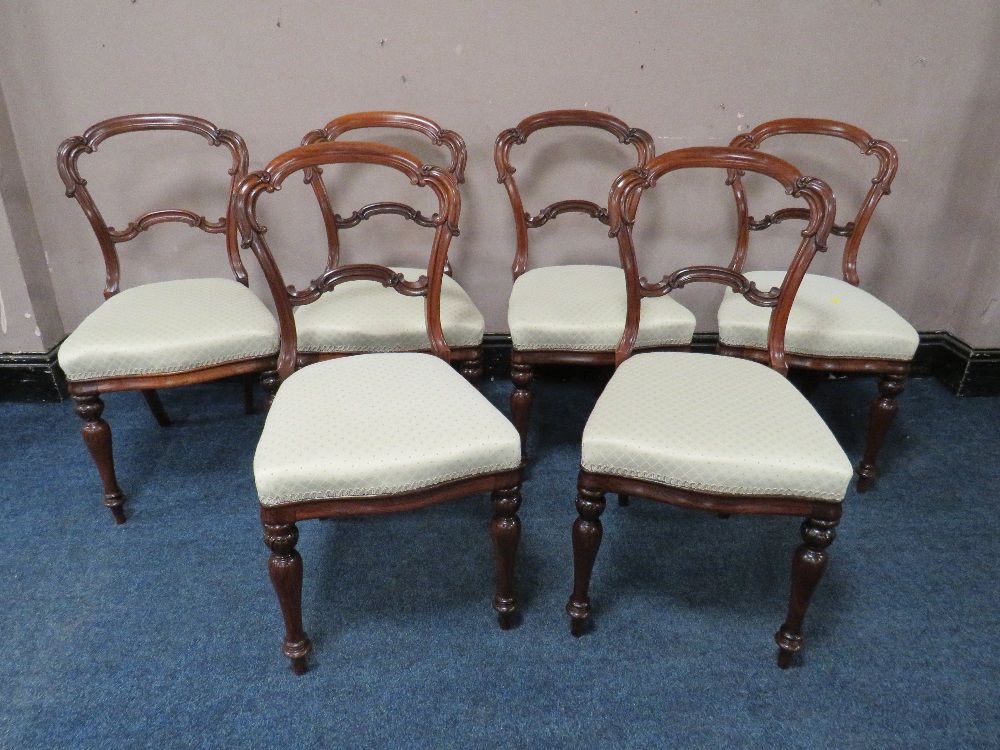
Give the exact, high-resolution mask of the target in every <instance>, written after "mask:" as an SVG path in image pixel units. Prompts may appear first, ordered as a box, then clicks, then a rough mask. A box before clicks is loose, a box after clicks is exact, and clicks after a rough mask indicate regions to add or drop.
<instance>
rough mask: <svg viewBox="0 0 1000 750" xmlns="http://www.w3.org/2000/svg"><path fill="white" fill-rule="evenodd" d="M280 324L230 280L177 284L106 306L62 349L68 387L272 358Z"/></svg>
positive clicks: (151, 287) (126, 295) (140, 290)
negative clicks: (125, 377)
mask: <svg viewBox="0 0 1000 750" xmlns="http://www.w3.org/2000/svg"><path fill="white" fill-rule="evenodd" d="M277 352H278V324H277V322H276V321H275V319H274V316H273V315H272V314H271V313H270V311H269V310H268V309H267V307H265V306H264V303H263V302H261V301H260V300H259V299H258V298H257V296H256V295H255V294H254V293H253V292H251V291H250V290H249V289H247V288H246V287H245V286H243V285H242V284H240V283H238V282H236V281H233V280H232V279H180V280H176V281H161V282H157V283H153V284H145V285H143V286H138V287H134V288H132V289H126V290H125V291H122V292H119V293H118V294H116V295H115V296H114V297H111V298H110V299H108V300H106V301H105V302H104V303H103V304H102V305H101V306H100V307H98V308H97V309H96V310H95V311H94V312H92V313H91V314H90V315H89V316H87V318H86V319H84V321H83V322H82V323H80V325H79V326H78V327H77V329H76V330H75V331H74V332H73V333H72V334H71V335H70V336H69V337H68V338H67V339H66V341H64V342H63V344H62V346H60V347H59V366H60V367H62V369H63V371H64V372H65V373H66V377H67V378H68V379H69V380H71V381H81V380H94V379H97V378H111V377H122V376H128V375H154V374H167V373H175V372H186V371H189V370H197V369H199V368H201V367H208V366H210V365H215V364H219V363H220V362H236V361H239V360H242V359H253V358H255V357H264V356H268V355H271V356H273V355H275V354H277Z"/></svg>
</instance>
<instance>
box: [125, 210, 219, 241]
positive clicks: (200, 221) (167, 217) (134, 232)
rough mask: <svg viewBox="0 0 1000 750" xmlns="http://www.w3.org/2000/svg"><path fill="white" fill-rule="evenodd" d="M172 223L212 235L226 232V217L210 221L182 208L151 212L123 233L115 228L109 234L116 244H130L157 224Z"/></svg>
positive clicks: (131, 223) (131, 224) (132, 223)
mask: <svg viewBox="0 0 1000 750" xmlns="http://www.w3.org/2000/svg"><path fill="white" fill-rule="evenodd" d="M170 221H179V222H181V223H182V224H187V225H188V226H189V227H196V228H197V229H201V230H203V231H205V232H209V233H210V234H223V233H225V231H226V217H225V216H223V217H222V218H220V219H219V220H218V221H209V220H208V219H206V218H205V217H204V216H200V215H199V214H196V213H195V212H194V211H186V210H184V209H181V208H170V209H165V210H163V211H150V212H149V213H146V214H143V215H142V216H140V217H139V218H138V219H136V220H135V221H130V222H129V224H128V226H127V227H125V229H122V230H121V231H117V230H116V229H115V228H114V227H108V234H109V235H110V236H111V239H112V241H114V242H128V241H129V240H132V239H135V238H136V237H137V236H138V235H139V233H140V232H145V231H146V230H147V229H149V228H150V227H151V226H154V225H156V224H165V223H167V222H170Z"/></svg>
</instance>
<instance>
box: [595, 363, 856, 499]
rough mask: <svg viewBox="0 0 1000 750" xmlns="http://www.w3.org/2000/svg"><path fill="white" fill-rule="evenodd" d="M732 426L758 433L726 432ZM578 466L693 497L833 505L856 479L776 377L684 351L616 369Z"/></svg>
mask: <svg viewBox="0 0 1000 750" xmlns="http://www.w3.org/2000/svg"><path fill="white" fill-rule="evenodd" d="M734 419H740V420H750V421H755V420H756V421H759V422H760V424H761V429H759V430H747V429H746V426H745V425H742V426H741V427H740V428H738V429H734V427H733V420H734ZM767 425H770V426H767ZM581 465H582V466H583V468H584V469H586V470H587V471H590V472H594V473H599V474H612V475H615V476H622V477H631V478H633V479H643V480H646V481H648V482H658V483H660V484H664V485H667V486H670V487H680V488H682V489H688V490H694V491H697V492H711V493H718V494H726V495H744V496H745V495H765V496H776V495H777V496H786V497H800V498H810V499H816V500H829V501H831V502H840V501H841V500H842V499H843V497H844V494H845V492H846V491H847V485H848V484H849V483H850V481H851V477H852V476H853V473H854V470H853V468H852V467H851V462H850V461H849V460H848V458H847V456H846V455H845V454H844V451H843V450H842V449H841V448H840V446H839V445H838V443H837V440H836V439H835V438H834V437H833V435H832V434H831V432H830V430H829V428H828V427H827V426H826V424H825V423H824V422H823V420H822V419H821V418H820V416H819V415H818V414H817V413H816V411H815V410H814V409H813V408H812V407H811V406H810V405H809V402H808V401H807V400H806V399H805V397H804V396H802V395H801V394H800V393H799V392H798V390H796V388H795V386H793V385H792V384H791V383H789V382H788V381H787V380H786V379H785V378H784V377H782V376H781V375H780V374H778V373H777V372H775V371H774V370H772V369H771V368H769V367H767V366H766V365H760V364H757V363H756V362H750V361H748V360H741V359H734V358H731V357H720V356H717V355H713V354H691V353H687V352H650V353H646V354H636V355H634V356H633V357H631V358H630V359H628V360H627V361H625V362H624V363H623V364H622V365H621V366H620V367H619V368H618V370H617V371H616V372H615V376H614V377H613V378H612V379H611V382H610V383H608V386H607V388H606V389H605V390H604V393H603V394H601V397H600V399H599V400H598V402H597V405H596V406H595V407H594V411H593V413H592V414H591V415H590V419H589V420H588V421H587V427H586V429H585V430H584V433H583V460H582V464H581Z"/></svg>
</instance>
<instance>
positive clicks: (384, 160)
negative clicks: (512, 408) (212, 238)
mask: <svg viewBox="0 0 1000 750" xmlns="http://www.w3.org/2000/svg"><path fill="white" fill-rule="evenodd" d="M328 164H372V165H378V166H383V167H388V168H391V169H394V170H396V171H398V172H401V173H403V174H404V175H405V176H406V177H407V178H409V181H410V183H411V184H412V185H415V186H417V187H421V188H430V189H431V190H433V192H434V194H435V196H436V198H437V201H438V212H437V213H436V214H435V219H434V229H435V231H434V240H433V244H432V247H431V252H430V258H429V261H428V265H427V275H426V277H424V276H421V278H420V279H418V280H417V281H416V282H406V281H404V280H403V277H402V275H401V274H399V273H397V272H395V271H393V270H392V269H390V268H386V267H385V266H380V265H377V264H370V263H364V264H354V265H348V266H339V267H336V268H332V269H327V270H326V271H325V272H324V273H323V275H321V276H320V277H319V278H317V279H315V280H314V281H313V282H312V283H311V284H310V286H309V288H308V289H306V290H302V291H296V290H295V289H294V287H290V286H288V285H287V284H286V283H285V281H284V279H283V277H282V275H281V271H280V269H279V268H278V265H277V263H276V262H275V260H274V256H273V254H272V253H271V250H270V248H269V247H268V243H267V241H266V239H265V233H266V232H267V228H266V227H265V226H263V225H261V224H260V223H259V222H258V220H257V202H258V200H259V198H260V196H261V195H262V194H264V193H273V192H275V191H277V190H280V189H281V185H282V183H283V182H284V181H285V180H286V179H287V178H288V177H289V176H291V175H293V174H295V173H297V172H305V171H306V170H309V169H316V168H317V167H323V166H326V165H328ZM460 211H461V198H460V196H459V192H458V186H457V183H456V182H455V178H454V177H453V176H452V174H451V173H449V172H448V171H447V170H445V169H442V168H441V167H434V166H429V165H424V164H422V163H421V162H420V160H419V159H417V158H416V157H415V156H413V155H411V154H408V153H406V152H405V151H402V150H400V149H397V148H394V147H392V146H387V145H385V144H379V143H367V142H363V141H339V142H338V141H331V142H316V143H311V144H308V145H305V146H299V147H297V148H294V149H291V150H290V151H286V152H285V153H283V154H280V155H278V156H276V157H275V158H274V159H272V160H271V162H270V163H269V164H268V165H267V167H265V168H264V169H263V170H261V171H259V172H252V173H250V174H249V175H247V176H246V178H244V180H243V181H242V182H241V183H240V185H239V187H238V189H237V194H236V200H235V213H236V220H237V223H238V225H239V229H240V234H241V235H242V237H243V247H245V248H250V249H251V250H252V251H253V253H254V256H255V257H256V258H257V261H258V262H259V263H260V265H261V268H262V269H263V271H264V277H265V278H266V279H267V284H268V288H269V289H270V291H271V295H272V297H273V298H274V303H275V308H276V310H277V313H278V324H279V326H280V330H281V345H280V353H279V355H278V377H279V378H280V379H281V380H284V379H285V378H287V377H288V376H289V375H291V374H292V372H294V370H295V367H296V354H297V334H296V331H295V319H294V316H293V314H292V308H293V307H294V306H296V305H301V304H307V303H308V302H311V301H313V300H315V299H317V298H318V297H319V296H320V295H321V294H323V293H324V292H328V291H331V290H332V289H334V288H335V287H336V286H337V285H339V284H342V283H344V282H347V281H352V280H359V279H367V280H371V281H378V282H380V283H382V284H383V285H384V286H387V287H393V288H394V289H396V291H398V292H400V293H401V294H404V295H407V296H426V298H427V302H426V305H425V317H426V325H427V331H428V337H429V339H430V348H431V352H432V353H433V354H435V355H437V356H439V357H441V358H442V359H444V360H446V361H447V360H449V358H450V349H449V347H448V344H447V343H446V342H445V340H444V333H443V331H442V329H441V277H442V275H443V274H444V266H445V263H446V262H447V259H448V246H449V244H450V242H451V238H452V237H453V236H454V235H455V234H456V232H457V229H458V218H459V213H460Z"/></svg>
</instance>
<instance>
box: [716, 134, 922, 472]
mask: <svg viewBox="0 0 1000 750" xmlns="http://www.w3.org/2000/svg"><path fill="white" fill-rule="evenodd" d="M795 134H807V135H820V136H829V137H831V138H839V139H843V140H846V141H848V142H850V143H853V144H854V145H855V146H857V147H858V148H859V149H861V152H862V153H863V154H865V155H866V156H871V157H874V160H875V161H876V162H877V164H878V167H877V170H876V172H875V176H874V177H872V178H871V179H870V184H869V187H868V189H867V194H866V195H865V198H864V200H863V201H862V202H861V205H860V207H859V208H858V211H857V214H855V215H854V217H853V220H851V221H848V222H846V223H844V224H843V225H840V224H836V223H835V224H834V226H833V230H832V233H833V234H835V235H838V236H840V237H844V238H846V241H845V244H844V254H843V259H842V261H841V269H842V278H841V279H836V278H831V277H828V276H821V275H818V274H806V275H805V277H804V278H803V279H802V285H801V287H800V289H799V291H798V293H797V294H796V296H795V305H794V307H793V308H792V312H791V315H790V316H789V318H788V329H787V332H786V351H785V361H786V362H787V363H788V365H789V366H790V367H795V368H802V369H806V370H811V371H813V372H814V373H816V374H817V375H820V374H822V373H868V374H875V375H878V376H880V379H879V384H878V390H879V395H878V397H877V398H876V399H875V401H874V402H873V403H872V408H871V417H870V419H869V426H868V438H867V442H866V445H865V449H864V454H863V456H862V458H861V461H860V463H859V464H858V467H857V473H858V491H859V492H865V491H866V490H868V489H870V487H871V486H872V483H873V481H874V479H875V474H876V469H875V463H876V460H877V458H878V455H879V452H880V451H881V448H882V443H883V441H884V439H885V436H886V433H887V432H888V430H889V426H890V425H891V424H892V421H893V418H894V417H895V415H896V410H897V403H896V397H897V396H899V394H900V393H902V391H903V387H904V386H905V384H906V378H907V376H908V375H909V372H910V366H911V363H912V360H913V356H914V354H915V353H916V351H917V346H918V344H919V343H920V340H919V336H918V334H917V331H916V329H914V327H913V326H912V325H910V323H908V322H907V321H906V320H905V319H904V318H903V317H902V316H901V315H899V314H898V313H897V312H896V311H895V310H893V309H892V308H891V307H889V306H888V305H886V304H885V303H883V302H881V301H880V300H878V299H876V298H875V297H874V296H873V295H871V294H869V293H868V292H866V291H864V290H863V289H861V288H860V286H859V284H860V279H859V278H858V270H857V261H858V251H859V249H860V247H861V240H862V238H863V237H864V234H865V229H867V227H868V223H869V221H870V220H871V217H872V214H873V213H874V211H875V207H876V206H877V205H878V203H879V200H881V198H882V196H883V195H887V194H888V193H889V188H890V186H891V185H892V180H893V178H894V177H895V176H896V168H897V164H898V157H897V155H896V149H894V148H893V147H892V145H890V144H889V143H886V142H885V141H880V140H876V139H875V138H872V137H871V136H870V135H868V133H866V132H865V131H863V130H861V129H860V128H856V127H854V126H853V125H848V124H847V123H843V122H836V121H833V120H814V119H804V118H793V119H785V120H772V121H771V122H765V123H764V124H763V125H759V126H758V127H756V128H754V129H753V130H751V131H750V132H749V133H744V134H742V135H740V136H738V137H737V138H736V139H735V140H734V141H733V142H732V143H731V144H730V145H731V146H734V147H737V148H745V149H750V150H758V149H760V148H761V147H762V146H763V145H764V143H765V141H769V139H771V138H774V137H775V136H786V135H795ZM779 140H780V139H779ZM733 191H734V193H735V195H736V202H737V206H738V208H739V211H740V213H741V215H746V214H748V207H747V197H746V192H745V189H744V186H743V183H742V180H741V177H740V176H739V175H737V176H736V180H735V181H734V183H733ZM804 218H806V214H805V211H804V210H803V209H802V208H785V209H780V210H778V211H775V212H774V213H773V214H769V215H767V216H765V217H764V218H762V219H760V220H754V219H753V218H752V217H749V218H748V219H747V220H745V221H741V227H742V230H743V231H744V232H750V231H759V230H763V229H766V228H768V227H770V226H773V225H775V224H778V223H780V222H782V221H784V220H786V219H804ZM741 247H742V248H744V249H745V247H746V244H745V243H743V244H741ZM745 264H746V253H745V252H743V253H740V252H737V253H736V255H735V256H734V257H733V262H732V265H731V266H730V267H731V268H732V269H733V270H735V271H740V272H742V271H743V269H744V266H745ZM746 276H747V278H748V279H750V280H751V281H754V282H756V283H757V284H758V285H760V286H768V285H770V284H774V283H776V280H777V279H779V278H780V277H781V272H780V271H752V272H749V273H747V274H746ZM767 323H768V318H767V312H766V311H765V310H763V309H761V308H756V307H754V306H753V305H751V304H750V303H749V302H747V301H746V300H745V299H744V298H743V297H742V296H740V295H738V294H735V293H730V294H727V295H726V297H725V299H724V300H723V303H722V305H721V306H720V308H719V351H720V352H722V353H725V354H730V355H736V356H740V357H747V358H750V359H754V360H756V361H758V362H763V361H766V359H767V356H768V354H767Z"/></svg>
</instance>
